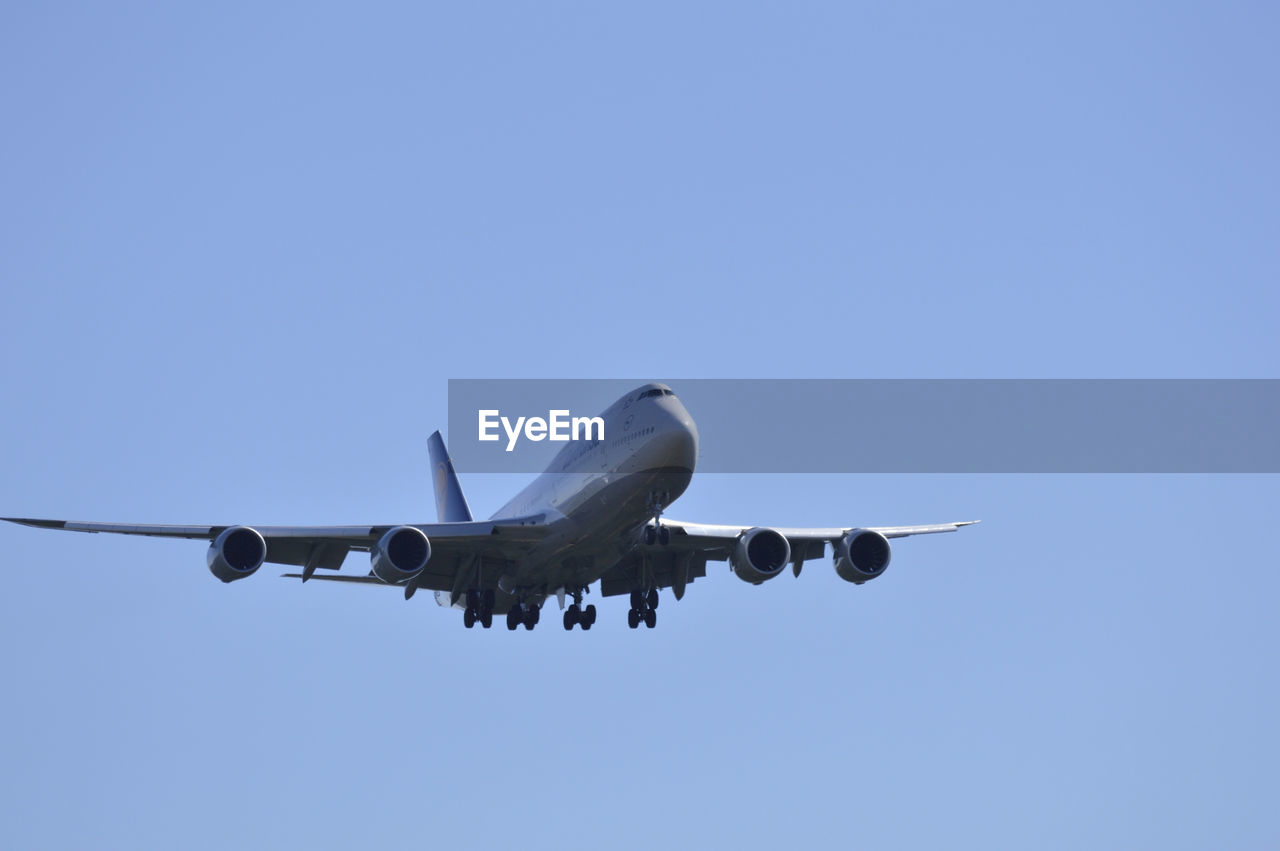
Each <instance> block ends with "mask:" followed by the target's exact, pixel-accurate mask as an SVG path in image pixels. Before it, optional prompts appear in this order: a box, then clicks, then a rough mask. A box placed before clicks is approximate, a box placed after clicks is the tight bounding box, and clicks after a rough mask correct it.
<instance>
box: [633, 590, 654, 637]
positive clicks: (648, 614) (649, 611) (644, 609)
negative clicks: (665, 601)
mask: <svg viewBox="0 0 1280 851" xmlns="http://www.w3.org/2000/svg"><path fill="white" fill-rule="evenodd" d="M657 609H658V589H657V588H650V589H649V590H648V591H641V590H636V591H632V592H631V611H629V612H627V626H629V627H631V628H632V629H635V628H636V627H638V626H640V622H641V621H644V625H645V626H646V627H648V628H649V629H653V628H654V627H655V626H657V625H658V612H657Z"/></svg>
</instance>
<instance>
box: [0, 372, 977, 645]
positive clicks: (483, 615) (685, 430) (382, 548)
mask: <svg viewBox="0 0 1280 851" xmlns="http://www.w3.org/2000/svg"><path fill="white" fill-rule="evenodd" d="M601 417H602V419H603V420H604V431H603V434H604V435H605V437H604V438H603V439H602V437H601V436H600V435H599V434H598V433H597V434H595V435H594V436H591V437H590V439H584V440H577V441H571V442H568V443H567V444H566V446H565V447H564V448H563V449H561V450H560V451H559V452H558V453H557V454H556V456H555V457H554V458H553V460H552V461H551V463H550V464H549V466H548V467H547V469H546V471H545V472H543V473H542V474H541V475H539V476H538V477H537V478H536V479H535V480H534V481H533V482H532V483H530V484H529V486H528V487H526V488H525V489H524V490H522V491H520V492H519V493H518V494H516V496H515V497H513V498H512V499H511V500H510V501H509V502H508V503H507V504H506V505H504V506H502V508H500V509H498V511H497V512H495V513H494V514H493V516H492V517H490V518H489V519H488V520H474V519H473V518H472V516H471V509H470V508H469V507H468V505H467V500H466V498H465V497H464V496H463V493H462V487H461V485H460V484H459V482H458V477H457V473H456V472H455V470H454V466H453V461H452V460H451V459H450V457H449V453H448V451H447V450H446V448H445V444H444V440H443V438H442V437H441V436H440V432H438V431H437V432H435V433H434V434H432V435H431V436H430V438H429V439H428V450H429V453H430V458H431V464H432V467H433V470H434V491H435V499H436V514H437V522H435V523H415V524H401V525H377V526H175V525H138V524H122V523H99V522H76V521H67V520H37V519H31V518H16V517H6V518H0V519H4V520H7V521H9V522H11V523H19V524H22V525H26V526H35V527H39V528H45V529H64V530H70V531H76V532H95V533H96V532H109V533H114V534H122V535H146V536H151V537H162V538H188V539H197V540H207V541H210V542H211V543H210V546H209V551H208V556H207V559H206V560H207V563H208V567H209V570H210V572H212V573H213V575H214V576H216V577H217V578H218V579H220V580H222V581H223V582H226V583H230V582H236V581H238V580H241V579H245V578H246V577H249V576H251V575H253V574H254V573H256V572H257V571H258V569H259V568H260V567H262V565H263V564H264V563H268V562H269V563H271V564H282V565H288V566H293V567H298V568H301V570H300V571H298V572H296V573H285V574H283V575H284V576H286V577H289V578H295V579H301V580H302V581H303V582H307V581H308V580H311V579H317V580H328V581H333V582H348V583H357V584H367V585H379V586H390V587H394V588H399V589H401V590H403V592H404V598H405V599H406V600H408V599H410V598H412V597H413V595H414V593H415V592H416V591H418V590H419V589H426V590H430V591H434V592H435V596H436V601H437V603H439V604H440V605H441V606H444V607H449V608H457V609H461V610H462V613H463V614H462V619H463V625H464V626H465V627H467V628H468V629H470V628H472V627H474V626H475V625H476V624H477V623H478V624H480V625H481V627H482V628H484V629H488V628H490V627H491V626H492V624H493V618H494V616H495V615H505V616H506V623H507V629H509V630H516V629H518V628H519V627H520V626H521V625H523V626H524V628H525V629H526V630H531V629H533V628H534V627H535V626H536V625H537V624H538V621H539V619H540V616H541V610H542V607H543V605H544V604H545V603H546V602H547V601H548V600H549V599H550V598H551V597H555V598H556V599H557V601H558V603H559V607H560V609H562V610H563V612H564V615H563V622H564V628H565V629H566V630H572V629H573V628H574V627H575V626H577V627H580V628H581V629H583V630H589V629H591V627H592V626H593V625H594V624H595V622H596V607H595V606H594V605H593V604H588V605H583V597H584V595H585V594H587V593H588V592H589V589H590V586H591V585H592V584H594V583H596V582H597V581H598V582H599V584H600V594H601V596H602V597H612V596H618V595H629V597H630V603H631V605H630V608H629V610H628V612H627V626H628V627H630V628H631V629H636V628H638V627H639V625H640V624H641V623H643V624H644V625H645V626H646V628H650V629H651V628H653V627H654V626H655V625H656V623H657V608H658V602H659V595H658V591H659V589H662V588H670V589H671V592H672V594H673V596H674V597H675V599H676V600H680V599H682V598H683V597H684V594H685V590H686V588H687V587H688V585H689V583H691V582H693V581H694V580H695V579H702V578H704V577H705V576H706V575H707V572H706V570H707V562H708V561H721V562H723V561H727V562H728V564H729V569H730V571H731V572H732V573H734V574H735V575H736V576H737V577H738V578H739V579H741V580H743V581H745V582H750V583H752V584H754V585H759V584H761V583H764V582H767V581H769V580H770V579H773V578H775V577H777V576H779V575H781V574H782V573H783V571H784V570H785V569H786V567H787V565H788V564H789V565H790V566H791V570H792V572H793V574H794V575H795V576H799V575H800V569H801V567H802V566H803V565H804V563H805V562H806V561H809V560H812V559H818V558H822V557H823V556H824V554H825V552H826V547H827V545H830V546H831V548H832V561H833V564H834V567H835V571H836V574H837V575H838V576H839V577H840V578H841V579H843V580H845V581H847V582H851V583H853V584H855V585H861V584H863V583H865V582H869V581H871V580H873V579H876V578H878V577H880V576H882V575H883V574H884V572H885V570H886V568H888V566H889V559H890V555H891V548H890V544H889V541H890V539H893V538H904V537H907V536H909V535H927V534H933V533H939V532H954V531H956V530H957V529H959V528H960V527H962V526H969V525H972V524H974V523H976V522H978V521H976V520H969V521H960V522H954V523H936V524H931V525H923V526H872V527H857V526H847V527H830V528H771V527H766V526H732V525H709V524H705V523H688V522H684V521H680V520H673V519H669V518H667V517H664V516H663V514H664V512H665V510H666V509H667V508H668V507H669V506H670V505H671V504H672V503H673V502H674V501H675V500H676V499H678V498H679V497H680V495H681V494H683V493H684V492H685V490H686V489H687V488H688V487H689V482H690V480H691V479H692V477H693V471H694V468H695V466H696V463H697V457H698V430H697V427H696V426H695V425H694V422H693V418H692V417H691V416H690V415H689V412H688V411H687V410H686V409H685V407H684V405H683V404H682V403H681V402H680V400H679V399H678V398H677V397H676V395H675V393H674V392H672V390H671V388H670V387H668V386H666V385H665V384H659V383H648V384H644V385H641V386H640V387H637V388H635V389H634V390H632V391H631V392H629V393H627V394H626V395H624V396H622V397H621V398H619V399H618V400H617V401H616V402H614V403H613V404H612V405H610V406H609V407H608V408H607V409H605V411H604V412H603V413H602V415H601ZM352 550H356V551H359V552H367V553H369V557H370V569H369V572H368V573H367V574H359V575H351V574H339V573H337V572H336V571H338V570H339V569H340V568H341V567H342V565H343V564H344V562H345V560H346V557H347V555H348V554H349V553H350V552H351V551H352ZM317 571H326V572H324V573H318V572H317ZM566 598H569V599H571V600H572V602H571V603H570V605H569V606H568V607H567V608H566V607H565V600H566Z"/></svg>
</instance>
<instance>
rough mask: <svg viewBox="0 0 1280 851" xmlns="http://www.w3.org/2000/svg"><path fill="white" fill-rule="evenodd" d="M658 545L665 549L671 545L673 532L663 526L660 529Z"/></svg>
mask: <svg viewBox="0 0 1280 851" xmlns="http://www.w3.org/2000/svg"><path fill="white" fill-rule="evenodd" d="M658 543H659V544H662V546H664V547H665V546H666V545H667V544H669V543H671V530H670V529H668V528H667V527H666V526H663V527H661V528H660V529H658Z"/></svg>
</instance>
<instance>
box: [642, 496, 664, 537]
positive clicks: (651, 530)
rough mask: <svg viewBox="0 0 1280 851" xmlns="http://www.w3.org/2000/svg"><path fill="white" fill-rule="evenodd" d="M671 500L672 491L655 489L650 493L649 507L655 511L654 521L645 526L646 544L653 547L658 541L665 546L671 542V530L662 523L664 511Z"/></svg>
mask: <svg viewBox="0 0 1280 851" xmlns="http://www.w3.org/2000/svg"><path fill="white" fill-rule="evenodd" d="M670 501H671V493H670V491H654V492H653V493H651V494H649V505H648V508H649V510H650V511H651V512H653V522H652V523H650V524H649V525H647V526H645V527H644V543H645V546H649V547H652V546H653V545H654V544H655V543H656V544H660V545H662V546H664V547H665V546H666V545H667V544H669V543H671V530H670V529H668V528H667V527H666V526H663V525H662V512H663V510H665V509H666V507H667V503H668V502H670Z"/></svg>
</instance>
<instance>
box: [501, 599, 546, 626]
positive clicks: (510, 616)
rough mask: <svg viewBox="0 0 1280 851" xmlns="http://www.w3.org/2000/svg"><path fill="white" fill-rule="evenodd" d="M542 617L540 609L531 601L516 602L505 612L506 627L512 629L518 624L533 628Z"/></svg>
mask: <svg viewBox="0 0 1280 851" xmlns="http://www.w3.org/2000/svg"><path fill="white" fill-rule="evenodd" d="M541 617H542V609H541V608H540V607H539V606H535V605H533V604H532V603H527V604H526V603H516V604H514V605H513V606H512V607H511V609H510V610H509V611H508V612H507V629H509V630H512V631H514V630H515V629H516V628H517V627H518V626H520V624H524V628H525V629H533V628H534V627H535V626H537V625H538V620H539V619H540V618H541Z"/></svg>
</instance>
